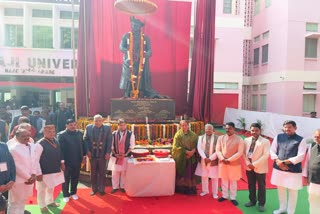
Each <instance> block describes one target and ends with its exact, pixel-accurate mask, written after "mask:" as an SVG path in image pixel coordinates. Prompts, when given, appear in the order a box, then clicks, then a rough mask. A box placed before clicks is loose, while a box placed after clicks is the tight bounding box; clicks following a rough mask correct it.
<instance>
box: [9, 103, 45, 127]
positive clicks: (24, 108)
mask: <svg viewBox="0 0 320 214" xmlns="http://www.w3.org/2000/svg"><path fill="white" fill-rule="evenodd" d="M20 110H21V115H19V116H16V117H14V118H13V121H12V124H11V127H10V133H11V132H12V130H13V129H14V127H15V126H16V125H18V121H19V118H20V117H22V116H25V117H28V118H29V120H30V124H31V125H32V126H33V127H37V122H36V118H35V117H34V116H33V115H31V114H30V111H29V107H28V106H21V108H20ZM37 131H39V130H37Z"/></svg>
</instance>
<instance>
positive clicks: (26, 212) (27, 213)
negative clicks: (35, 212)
mask: <svg viewBox="0 0 320 214" xmlns="http://www.w3.org/2000/svg"><path fill="white" fill-rule="evenodd" d="M23 214H31V212H29V211H28V210H25V211H23Z"/></svg>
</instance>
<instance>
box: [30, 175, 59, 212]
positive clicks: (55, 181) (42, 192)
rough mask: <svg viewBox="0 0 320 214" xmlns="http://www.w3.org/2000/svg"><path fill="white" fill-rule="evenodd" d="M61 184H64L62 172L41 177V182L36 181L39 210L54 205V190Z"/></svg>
mask: <svg viewBox="0 0 320 214" xmlns="http://www.w3.org/2000/svg"><path fill="white" fill-rule="evenodd" d="M61 183H64V175H63V173H62V172H58V173H52V174H46V175H43V181H41V182H39V181H37V183H36V188H37V192H38V194H37V198H38V204H39V206H40V208H44V207H46V206H47V205H49V204H52V203H54V198H53V191H54V188H55V186H57V185H59V184H61Z"/></svg>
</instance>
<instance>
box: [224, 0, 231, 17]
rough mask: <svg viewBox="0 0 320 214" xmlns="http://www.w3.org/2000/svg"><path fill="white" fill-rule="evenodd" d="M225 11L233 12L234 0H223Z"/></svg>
mask: <svg viewBox="0 0 320 214" xmlns="http://www.w3.org/2000/svg"><path fill="white" fill-rule="evenodd" d="M223 13H227V14H231V13H232V0H223Z"/></svg>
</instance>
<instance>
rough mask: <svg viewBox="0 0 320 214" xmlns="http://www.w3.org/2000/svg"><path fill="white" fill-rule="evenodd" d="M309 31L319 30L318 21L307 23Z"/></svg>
mask: <svg viewBox="0 0 320 214" xmlns="http://www.w3.org/2000/svg"><path fill="white" fill-rule="evenodd" d="M306 31H307V32H318V24H317V23H307V24H306Z"/></svg>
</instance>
